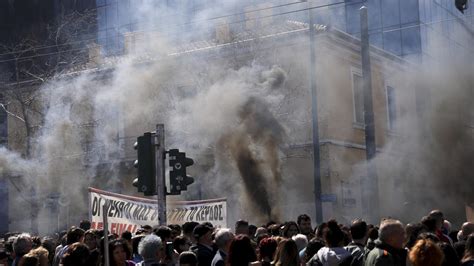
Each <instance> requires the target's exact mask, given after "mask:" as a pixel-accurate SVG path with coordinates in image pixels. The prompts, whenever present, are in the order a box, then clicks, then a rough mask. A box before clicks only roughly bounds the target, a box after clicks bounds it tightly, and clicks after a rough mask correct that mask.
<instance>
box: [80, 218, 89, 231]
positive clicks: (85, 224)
mask: <svg viewBox="0 0 474 266" xmlns="http://www.w3.org/2000/svg"><path fill="white" fill-rule="evenodd" d="M79 228H81V229H82V230H84V231H87V230H89V229H91V222H90V221H89V220H82V221H81V222H80V223H79Z"/></svg>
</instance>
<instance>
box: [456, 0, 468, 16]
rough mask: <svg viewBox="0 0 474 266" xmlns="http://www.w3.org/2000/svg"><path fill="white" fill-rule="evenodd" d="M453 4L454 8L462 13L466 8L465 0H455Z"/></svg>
mask: <svg viewBox="0 0 474 266" xmlns="http://www.w3.org/2000/svg"><path fill="white" fill-rule="evenodd" d="M454 5H456V8H457V9H458V10H459V11H461V13H463V14H464V10H466V9H467V0H455V1H454Z"/></svg>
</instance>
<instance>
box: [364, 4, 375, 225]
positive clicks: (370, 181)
mask: <svg viewBox="0 0 474 266" xmlns="http://www.w3.org/2000/svg"><path fill="white" fill-rule="evenodd" d="M360 29H361V38H360V39H361V58H362V78H363V92H364V124H365V151H366V157H367V177H366V178H365V182H362V184H363V189H365V190H366V193H367V195H368V196H367V199H366V200H365V213H366V215H367V217H370V218H371V220H372V221H374V222H375V219H378V218H379V199H378V196H379V193H378V180H377V169H376V168H375V165H374V162H373V161H372V160H373V159H374V158H375V156H376V148H377V147H376V144H375V123H374V109H373V103H372V73H371V66H370V44H369V22H368V15H367V7H365V6H362V7H361V8H360Z"/></svg>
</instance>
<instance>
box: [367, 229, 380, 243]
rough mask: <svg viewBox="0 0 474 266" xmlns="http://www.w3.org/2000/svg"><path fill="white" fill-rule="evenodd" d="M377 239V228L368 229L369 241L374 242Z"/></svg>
mask: <svg viewBox="0 0 474 266" xmlns="http://www.w3.org/2000/svg"><path fill="white" fill-rule="evenodd" d="M377 238H379V229H378V228H377V227H372V228H370V229H369V239H370V240H373V241H375V240H376V239H377Z"/></svg>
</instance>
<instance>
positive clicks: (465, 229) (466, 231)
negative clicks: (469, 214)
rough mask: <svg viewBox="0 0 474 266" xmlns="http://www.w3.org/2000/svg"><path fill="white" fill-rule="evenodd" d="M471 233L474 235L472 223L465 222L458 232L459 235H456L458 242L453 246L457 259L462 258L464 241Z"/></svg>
mask: <svg viewBox="0 0 474 266" xmlns="http://www.w3.org/2000/svg"><path fill="white" fill-rule="evenodd" d="M473 233H474V223H471V222H465V223H464V224H463V225H462V226H461V230H460V231H459V234H458V242H456V243H455V244H454V249H455V250H456V253H457V254H458V257H459V258H462V257H463V256H464V249H465V248H466V240H467V238H468V237H469V235H470V234H473Z"/></svg>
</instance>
